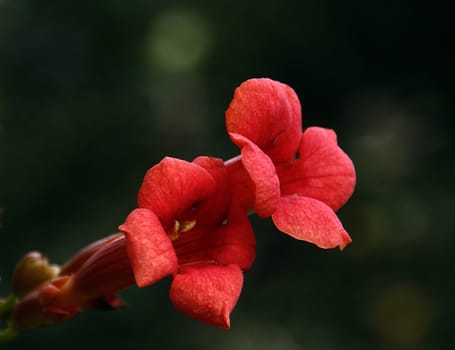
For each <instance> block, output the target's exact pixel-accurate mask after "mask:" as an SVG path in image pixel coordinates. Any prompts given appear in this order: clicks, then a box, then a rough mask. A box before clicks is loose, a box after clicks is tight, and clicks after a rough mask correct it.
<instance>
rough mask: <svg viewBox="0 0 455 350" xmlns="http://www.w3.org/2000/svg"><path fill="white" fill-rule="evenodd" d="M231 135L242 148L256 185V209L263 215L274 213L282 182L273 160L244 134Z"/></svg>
mask: <svg viewBox="0 0 455 350" xmlns="http://www.w3.org/2000/svg"><path fill="white" fill-rule="evenodd" d="M229 135H230V136H231V138H232V139H233V140H235V141H236V143H237V144H238V145H239V147H240V148H241V150H242V151H241V154H242V163H243V165H244V167H245V169H246V171H247V172H248V174H249V175H250V177H251V180H252V181H253V183H254V185H255V189H254V190H255V193H254V195H255V200H254V210H255V211H256V213H257V214H258V215H259V216H261V217H267V216H270V215H272V213H273V212H274V211H275V207H276V205H277V204H278V200H279V198H280V182H279V179H278V175H277V174H276V170H275V166H274V165H273V162H272V160H271V159H270V158H269V157H268V156H267V155H266V154H265V153H264V152H263V151H261V150H260V149H259V147H258V146H256V145H255V144H254V143H253V142H251V141H250V140H248V139H247V138H245V137H243V136H242V135H238V134H233V133H231V134H229Z"/></svg>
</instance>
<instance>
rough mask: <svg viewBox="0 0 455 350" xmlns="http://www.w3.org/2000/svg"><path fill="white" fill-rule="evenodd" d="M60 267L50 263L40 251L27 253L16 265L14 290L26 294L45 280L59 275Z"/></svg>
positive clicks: (18, 293) (19, 293) (16, 292)
mask: <svg viewBox="0 0 455 350" xmlns="http://www.w3.org/2000/svg"><path fill="white" fill-rule="evenodd" d="M59 272H60V267H59V266H57V265H53V264H49V261H48V260H47V258H46V257H45V256H43V254H41V253H40V252H30V253H28V254H26V255H25V256H24V257H23V258H22V259H21V260H19V262H18V263H17V265H16V268H15V270H14V273H13V291H14V293H15V294H17V295H24V294H26V293H28V292H29V291H31V290H32V289H33V288H35V287H36V286H38V285H39V284H41V283H42V282H44V281H48V280H51V279H53V278H55V277H57V276H58V274H59Z"/></svg>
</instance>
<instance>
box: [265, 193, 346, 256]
mask: <svg viewBox="0 0 455 350" xmlns="http://www.w3.org/2000/svg"><path fill="white" fill-rule="evenodd" d="M272 219H273V222H274V223H275V225H276V227H277V228H278V229H279V230H280V231H282V232H284V233H287V234H288V235H290V236H292V237H294V238H296V239H300V240H303V241H307V242H311V243H314V244H316V245H317V246H318V247H320V248H335V247H336V246H339V247H340V249H344V247H345V246H346V245H348V244H349V243H351V238H350V237H349V235H348V233H347V232H346V231H345V230H344V228H343V225H342V224H341V222H340V220H339V219H338V217H337V216H336V214H335V213H334V211H333V210H332V209H331V208H330V207H328V206H327V205H326V204H324V203H323V202H320V201H318V200H316V199H313V198H308V197H301V196H285V197H281V199H280V203H279V205H278V207H277V209H276V211H275V213H273V215H272Z"/></svg>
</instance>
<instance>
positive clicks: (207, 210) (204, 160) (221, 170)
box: [190, 157, 231, 225]
mask: <svg viewBox="0 0 455 350" xmlns="http://www.w3.org/2000/svg"><path fill="white" fill-rule="evenodd" d="M193 163H195V164H197V165H199V166H201V167H202V168H204V169H205V170H207V171H208V172H209V173H210V175H212V177H213V179H214V180H215V183H216V189H215V191H214V192H213V195H211V196H210V197H209V198H207V200H204V201H203V202H201V203H200V204H199V205H198V206H197V207H196V208H195V211H194V212H193V213H192V215H193V217H192V218H190V219H196V222H197V223H198V225H201V224H212V223H219V222H222V221H223V220H224V218H225V217H226V213H227V211H228V208H229V204H230V202H231V191H230V187H229V181H228V174H227V170H226V167H225V165H224V162H223V161H222V160H221V159H218V158H211V157H198V158H196V159H195V160H193Z"/></svg>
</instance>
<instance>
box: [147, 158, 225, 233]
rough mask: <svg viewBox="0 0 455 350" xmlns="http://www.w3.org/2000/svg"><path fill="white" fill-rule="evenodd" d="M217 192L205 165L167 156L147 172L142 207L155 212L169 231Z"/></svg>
mask: <svg viewBox="0 0 455 350" xmlns="http://www.w3.org/2000/svg"><path fill="white" fill-rule="evenodd" d="M215 189H216V183H215V180H214V179H213V177H212V176H211V175H210V173H209V172H208V171H207V170H205V169H204V168H202V167H201V166H199V165H197V164H194V163H189V162H186V161H184V160H180V159H176V158H170V157H166V158H164V159H163V160H162V161H161V162H160V163H159V164H157V165H155V166H154V167H153V168H151V169H150V170H149V171H148V172H147V173H146V175H145V178H144V181H143V183H142V186H141V188H140V189H139V193H138V205H139V207H141V208H148V209H150V210H152V211H153V212H154V213H155V214H156V215H157V216H158V218H159V219H160V221H161V222H162V224H163V226H164V227H166V228H167V227H168V226H169V225H171V224H173V223H174V220H175V219H176V218H178V217H179V216H180V215H181V214H182V213H184V212H185V211H186V210H188V209H190V208H191V207H192V206H193V205H194V204H195V203H196V202H200V201H202V200H204V199H205V198H207V197H208V196H209V195H211V194H212V193H213V191H214V190H215Z"/></svg>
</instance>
